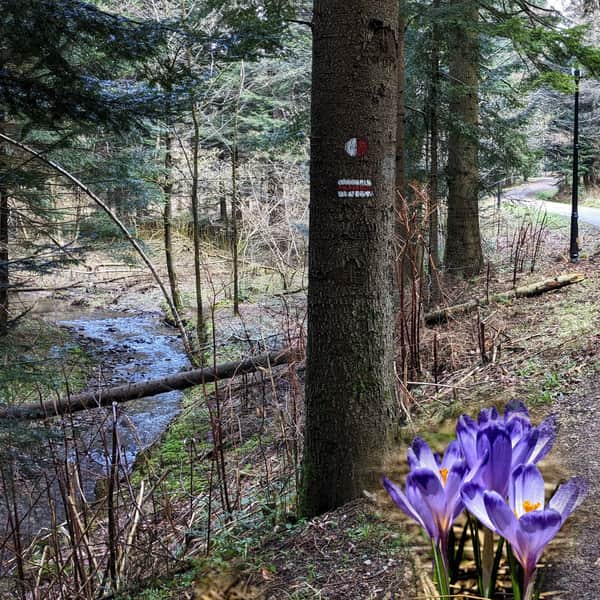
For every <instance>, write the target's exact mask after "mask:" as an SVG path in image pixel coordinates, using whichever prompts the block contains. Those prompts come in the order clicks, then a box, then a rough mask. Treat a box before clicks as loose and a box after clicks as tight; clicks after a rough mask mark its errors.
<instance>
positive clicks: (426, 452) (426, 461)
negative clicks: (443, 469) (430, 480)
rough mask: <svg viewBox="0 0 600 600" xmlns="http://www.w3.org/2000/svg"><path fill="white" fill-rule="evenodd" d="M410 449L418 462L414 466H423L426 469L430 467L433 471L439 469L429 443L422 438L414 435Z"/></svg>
mask: <svg viewBox="0 0 600 600" xmlns="http://www.w3.org/2000/svg"><path fill="white" fill-rule="evenodd" d="M412 450H413V452H414V456H415V457H416V459H417V461H418V464H417V465H415V466H414V468H418V467H424V468H426V469H431V470H432V471H433V472H436V471H437V470H438V469H439V466H438V463H437V461H436V460H435V456H434V455H433V452H432V451H431V448H430V447H429V444H428V443H427V442H426V441H425V440H424V439H423V438H420V437H416V438H415V439H414V440H413V443H412ZM409 456H410V453H409ZM409 461H410V458H409ZM412 468H413V465H411V469H412Z"/></svg>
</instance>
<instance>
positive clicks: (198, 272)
mask: <svg viewBox="0 0 600 600" xmlns="http://www.w3.org/2000/svg"><path fill="white" fill-rule="evenodd" d="M192 122H193V125H194V134H193V136H192V223H193V232H192V235H193V237H194V282H195V286H196V336H197V338H198V345H199V346H202V345H203V344H204V342H205V341H206V329H205V327H204V311H203V308H202V261H201V248H200V221H199V219H200V215H199V211H200V207H199V206H198V161H199V158H198V156H199V152H200V123H199V121H198V112H197V108H196V101H195V100H194V101H193V102H192ZM201 355H202V351H201V350H200V356H201Z"/></svg>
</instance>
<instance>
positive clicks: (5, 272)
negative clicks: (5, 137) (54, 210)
mask: <svg viewBox="0 0 600 600" xmlns="http://www.w3.org/2000/svg"><path fill="white" fill-rule="evenodd" d="M4 122H5V117H4V113H3V112H2V110H0V133H1V132H2V127H3V125H4ZM7 163H8V160H7V156H6V151H5V149H4V145H3V144H0V337H4V336H5V335H6V334H7V333H8V288H9V285H10V277H9V267H8V214H9V208H8V189H7V187H6V181H5V180H3V179H4V175H3V173H7V172H8V164H7Z"/></svg>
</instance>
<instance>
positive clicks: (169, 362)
mask: <svg viewBox="0 0 600 600" xmlns="http://www.w3.org/2000/svg"><path fill="white" fill-rule="evenodd" d="M160 319H161V317H160V315H159V314H158V313H143V314H139V315H135V316H132V315H127V314H119V313H116V314H111V313H104V314H103V313H100V314H89V315H87V314H86V315H83V316H78V317H76V318H73V317H70V318H61V319H59V320H58V321H57V323H58V324H59V325H60V326H62V327H64V328H66V329H68V330H69V331H71V332H72V333H73V334H75V336H76V338H77V339H78V341H79V343H80V344H82V345H85V346H86V347H87V348H88V351H89V352H90V353H91V354H92V356H93V357H94V358H95V360H96V361H97V363H98V368H97V370H96V374H95V377H94V380H95V381H93V382H91V383H92V385H91V386H89V387H100V388H101V387H107V386H108V387H110V386H114V385H118V384H122V383H128V382H138V381H144V380H146V379H150V378H154V377H163V376H166V375H169V374H172V373H175V372H177V371H179V370H181V369H183V368H185V367H187V366H189V365H188V361H187V357H186V355H185V352H184V351H183V348H182V347H181V343H180V340H179V336H178V335H177V334H176V333H174V332H173V330H171V329H169V328H167V327H165V326H164V324H162V322H161V320H160ZM181 397H182V395H181V393H180V392H177V391H172V392H166V393H163V394H160V395H158V396H155V397H154V398H150V399H144V400H136V401H132V402H129V403H128V404H127V406H123V407H119V409H118V411H117V412H116V426H117V432H116V435H117V439H118V451H119V459H120V464H121V467H122V468H124V469H125V470H127V471H130V470H131V468H132V466H133V465H134V463H135V460H136V457H137V455H138V453H139V452H140V451H142V450H144V449H145V448H147V447H149V446H151V445H152V444H154V443H155V442H156V441H157V440H159V439H160V437H161V435H162V434H163V432H164V431H165V429H166V428H167V427H168V425H169V423H170V422H171V421H172V420H173V419H174V418H175V416H176V415H177V414H178V413H179V411H180V405H181ZM111 413H112V411H110V410H109V411H107V412H100V409H98V410H95V409H94V410H92V411H89V414H82V415H77V416H76V417H74V419H75V421H76V423H77V428H78V430H79V432H80V442H81V443H80V445H81V447H82V449H83V451H82V452H80V453H79V455H80V459H79V460H80V468H81V469H82V472H83V473H84V474H85V477H84V479H85V483H84V491H85V492H86V496H88V494H92V492H93V489H94V486H95V483H96V481H97V480H98V479H100V478H102V477H103V476H104V475H105V473H106V472H107V470H108V465H109V464H110V459H109V457H110V456H111V450H112V443H111V435H112V434H111V432H110V430H111V429H112V420H113V416H112V414H111ZM99 414H102V415H103V416H102V417H101V418H99V417H98V415H99ZM88 499H90V498H88Z"/></svg>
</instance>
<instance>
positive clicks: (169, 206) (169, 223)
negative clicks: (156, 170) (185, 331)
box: [163, 126, 182, 313]
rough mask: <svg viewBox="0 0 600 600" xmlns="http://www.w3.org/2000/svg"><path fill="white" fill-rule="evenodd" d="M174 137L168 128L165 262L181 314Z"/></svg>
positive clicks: (166, 144)
mask: <svg viewBox="0 0 600 600" xmlns="http://www.w3.org/2000/svg"><path fill="white" fill-rule="evenodd" d="M172 148H173V136H172V135H171V131H170V130H169V127H168V126H167V131H166V133H165V182H164V184H163V192H164V195H165V206H164V210H163V229H164V236H165V261H166V263H167V274H168V276H169V287H170V288H171V297H172V298H173V304H174V305H175V308H176V309H177V312H179V313H180V312H181V306H182V303H181V294H180V293H179V286H178V285H177V271H176V270H175V263H174V261H173V174H172V170H173V154H172Z"/></svg>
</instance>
